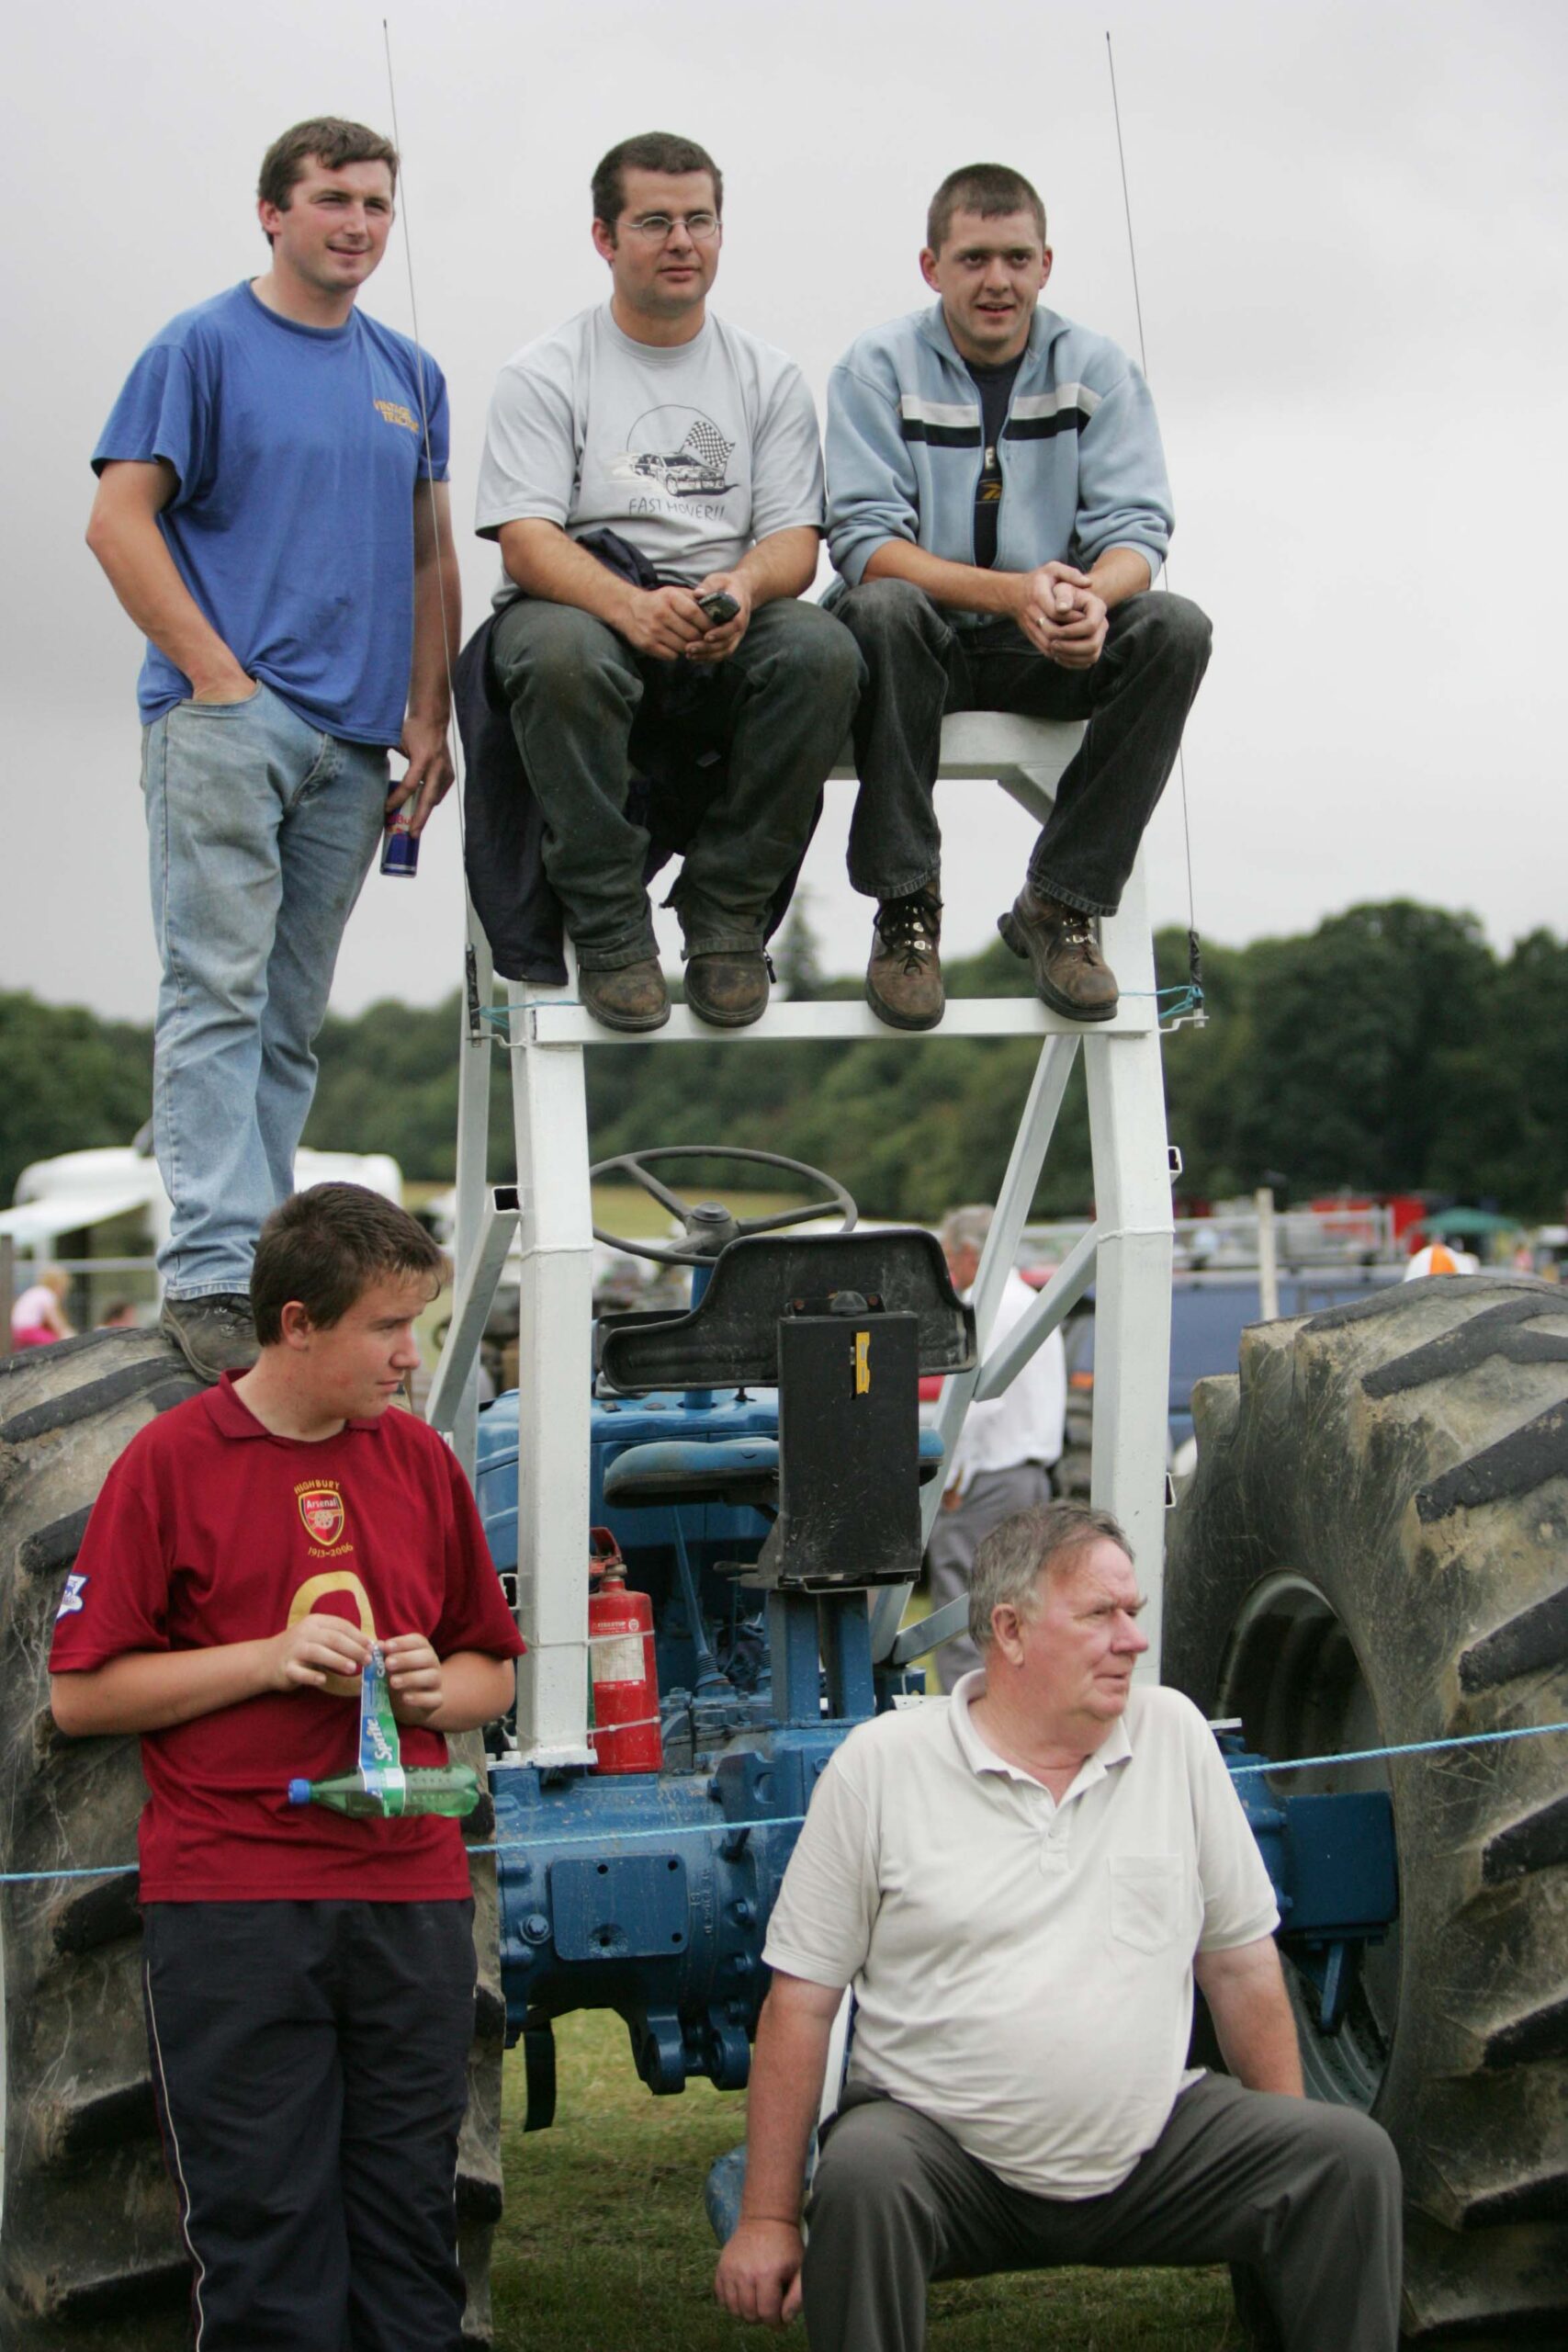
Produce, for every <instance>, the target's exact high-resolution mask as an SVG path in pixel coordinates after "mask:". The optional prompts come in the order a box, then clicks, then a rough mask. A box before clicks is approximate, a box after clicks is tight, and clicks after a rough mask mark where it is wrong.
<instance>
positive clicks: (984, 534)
mask: <svg viewBox="0 0 1568 2352" xmlns="http://www.w3.org/2000/svg"><path fill="white" fill-rule="evenodd" d="M1022 365H1023V353H1022V352H1020V353H1019V355H1018V356H1017V358H1016V359H1004V360H1003V361H1002V363H1001V365H1000V367H999V368H985V367H982V366H981V365H980V364H979V362H978V361H977V360H974V359H966V360H965V361H964V366H965V367H966V368H968V370H969V373H970V374H971V376H973V377H974V379H975V381H976V385H977V386H978V387H979V392H980V432H981V437H982V439H983V441H984V443H985V458H984V462H983V463H982V465H981V468H980V481H979V487H978V488H977V489H976V492H975V560H976V563H977V564H978V565H979V566H980V568H981V570H982V571H990V570H991V569H992V567H993V566H994V565H995V563H996V560H997V526H998V523H999V522H1000V520H1001V512H1002V469H1001V460H1000V458H999V455H998V450H999V447H1000V443H1001V437H1002V427H1003V425H1004V424H1006V423H1007V413H1008V402H1009V401H1010V400H1011V398H1012V388H1013V385H1014V384H1015V383H1016V381H1017V380H1018V371H1019V369H1020V368H1021V367H1022Z"/></svg>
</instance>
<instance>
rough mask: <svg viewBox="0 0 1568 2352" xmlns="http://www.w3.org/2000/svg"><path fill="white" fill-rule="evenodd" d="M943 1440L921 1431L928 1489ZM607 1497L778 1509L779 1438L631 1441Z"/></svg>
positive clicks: (644, 1506) (623, 1501) (643, 1505)
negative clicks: (708, 1441)
mask: <svg viewBox="0 0 1568 2352" xmlns="http://www.w3.org/2000/svg"><path fill="white" fill-rule="evenodd" d="M941 1468H942V1440H941V1439H940V1438H939V1437H938V1435H937V1433H936V1431H935V1430H921V1431H920V1453H919V1478H920V1484H921V1486H922V1487H923V1486H924V1485H925V1484H926V1482H927V1481H928V1479H931V1478H934V1477H935V1476H936V1475H937V1472H938V1471H939V1470H940V1469H941ZM604 1500H605V1503H606V1504H607V1505H613V1506H614V1507H615V1509H616V1510H655V1509H657V1508H658V1507H659V1506H660V1504H662V1503H729V1504H731V1505H734V1506H736V1507H737V1508H739V1509H750V1510H777V1509H778V1500H779V1447H778V1440H777V1439H776V1438H771V1437H728V1438H719V1439H717V1440H716V1441H714V1442H711V1443H705V1442H703V1441H702V1440H700V1439H695V1438H686V1439H660V1441H659V1442H657V1443H655V1444H649V1445H628V1446H627V1448H626V1452H625V1453H617V1454H616V1456H615V1460H614V1461H613V1462H612V1463H611V1464H610V1466H609V1468H608V1469H607V1470H606V1471H605V1473H604Z"/></svg>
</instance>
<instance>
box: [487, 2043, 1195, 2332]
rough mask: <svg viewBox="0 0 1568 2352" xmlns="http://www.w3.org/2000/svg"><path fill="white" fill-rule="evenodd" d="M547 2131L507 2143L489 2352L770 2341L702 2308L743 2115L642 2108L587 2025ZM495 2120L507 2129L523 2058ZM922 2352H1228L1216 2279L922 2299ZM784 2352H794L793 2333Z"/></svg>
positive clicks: (715, 2107)
mask: <svg viewBox="0 0 1568 2352" xmlns="http://www.w3.org/2000/svg"><path fill="white" fill-rule="evenodd" d="M556 2041H557V2050H558V2078H559V2098H558V2107H557V2114H558V2121H557V2123H556V2124H555V2125H554V2127H553V2128H552V2129H551V2130H550V2131H536V2132H530V2133H528V2134H525V2133H524V2132H523V2131H522V2129H521V2128H520V2123H513V2125H511V2126H510V2127H509V2128H508V2130H507V2131H506V2133H505V2168H506V2213H505V2218H504V2219H503V2221H502V2224H501V2228H500V2230H499V2231H498V2233H497V2235H496V2249H495V2258H494V2268H493V2277H494V2283H495V2320H496V2335H495V2340H496V2346H497V2352H739V2347H740V2346H761V2345H763V2344H766V2343H767V2342H768V2341H770V2338H769V2337H768V2335H766V2333H765V2332H764V2331H763V2330H761V2329H759V2328H752V2327H745V2326H742V2325H740V2324H739V2323H738V2322H736V2321H734V2320H732V2319H729V2318H728V2316H727V2315H726V2314H725V2313H724V2312H721V2311H720V2310H719V2308H718V2306H717V2304H716V2302H715V2301H714V2300H713V2295H712V2291H711V2281H712V2278H713V2266H714V2257H715V2253H716V2248H715V2245H714V2240H713V2233H712V2232H711V2230H710V2229H709V2227H708V2223H707V2219H706V2216H705V2213H704V2211H703V2194H702V2192H703V2182H704V2179H705V2176H706V2173H707V2168H708V2166H709V2165H711V2164H712V2162H713V2160H714V2158H715V2157H716V2156H717V2155H722V2154H723V2153H724V2151H725V2150H726V2149H727V2148H731V2147H733V2146H734V2145H735V2143H736V2142H737V2141H738V2140H739V2139H740V2138H741V2137H742V2135H743V2133H744V2131H745V2102H744V2100H743V2099H741V2098H737V2097H736V2096H735V2095H734V2094H732V2093H728V2094H727V2093H723V2092H719V2091H716V2090H714V2089H712V2088H711V2086H709V2085H708V2084H706V2083H694V2084H693V2085H692V2086H690V2087H689V2088H688V2089H686V2090H685V2091H683V2092H682V2094H681V2096H680V2097H679V2098H659V2099H656V2098H650V2097H649V2093H648V2092H647V2091H646V2090H644V2088H643V2086H642V2085H641V2083H639V2082H638V2080H637V2075H635V2074H634V2073H633V2071H632V2063H631V2053H630V2048H629V2044H628V2042H627V2038H626V2028H625V2026H624V2025H623V2024H622V2023H621V2021H620V2019H619V2018H615V2017H612V2016H610V2015H608V2014H607V2013H600V2012H583V2013H581V2014H579V2015H577V2016H574V2017H570V2018H565V2019H564V2020H563V2021H562V2023H561V2024H560V2025H558V2027H557V2029H556ZM507 2066H508V2080H507V2089H506V2109H505V2111H506V2113H507V2114H508V2115H510V2116H512V2117H515V2118H519V2119H520V2118H521V2116H522V2113H523V2107H524V2093H523V2081H522V2061H521V2058H520V2056H516V2055H514V2056H513V2057H512V2058H509V2059H508V2061H507ZM788 2341H789V2342H790V2343H792V2344H794V2345H795V2346H800V2347H802V2352H804V2345H805V2332H804V2330H803V2329H801V2328H799V2327H798V2326H797V2327H795V2328H794V2329H792V2330H791V2331H790V2333H789V2337H788ZM930 2341H931V2352H1222V2347H1231V2346H1235V2344H1237V2343H1238V2342H1239V2337H1238V2335H1237V2334H1236V2331H1235V2324H1234V2321H1233V2320H1232V2316H1231V2299H1230V2283H1229V2280H1228V2278H1227V2277H1226V2275H1225V2273H1224V2271H1221V2270H1128V2271H1105V2270H1058V2271H1050V2272H1044V2273H1039V2274H1036V2275H1035V2276H1033V2277H1032V2278H989V2279H979V2280H973V2281H970V2280H963V2281H959V2282H957V2283H955V2284H953V2285H952V2286H946V2287H937V2288H934V2289H933V2290H932V2292H931V2335H930Z"/></svg>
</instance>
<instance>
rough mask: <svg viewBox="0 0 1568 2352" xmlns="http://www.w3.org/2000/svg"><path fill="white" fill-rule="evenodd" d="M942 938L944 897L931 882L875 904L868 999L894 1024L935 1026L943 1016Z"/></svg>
mask: <svg viewBox="0 0 1568 2352" xmlns="http://www.w3.org/2000/svg"><path fill="white" fill-rule="evenodd" d="M941 937H942V900H941V899H939V898H938V897H937V895H936V891H935V889H934V888H931V887H929V886H928V887H927V888H924V889H920V890H911V891H910V892H909V894H908V897H907V898H903V899H883V901H882V904H881V905H880V906H879V907H878V908H877V910H876V927H875V930H874V933H873V936H872V948H871V962H870V963H869V964H868V965H867V966H866V972H865V1001H866V1002H867V1004H869V1005H870V1007H871V1009H872V1011H873V1012H874V1013H875V1015H876V1017H877V1019H878V1020H879V1021H886V1023H887V1024H888V1026H889V1027H890V1028H893V1029H934V1028H935V1027H936V1025H937V1023H938V1022H939V1021H940V1020H941V1019H942V1006H943V1004H944V1002H945V1001H946V1000H945V998H944V997H943V994H942V957H941V956H939V955H938V953H937V944H938V942H939V941H940V939H941Z"/></svg>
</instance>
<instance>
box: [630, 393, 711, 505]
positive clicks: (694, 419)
mask: <svg viewBox="0 0 1568 2352" xmlns="http://www.w3.org/2000/svg"><path fill="white" fill-rule="evenodd" d="M626 443H627V446H626V448H625V449H624V450H623V451H622V452H621V454H620V455H619V456H618V457H617V458H615V460H614V461H613V463H612V465H611V468H610V471H611V473H612V474H613V475H614V477H615V480H616V481H656V482H658V484H659V486H660V489H661V490H663V491H665V492H668V494H669V495H670V496H671V498H722V497H724V495H725V494H726V492H728V491H731V490H733V489H734V488H735V484H734V483H733V482H732V481H728V479H727V469H728V465H729V460H730V458H731V457H732V456H733V455H734V452H735V444H734V442H733V441H731V440H729V439H728V438H727V437H726V435H724V434H723V433H721V432H720V430H719V428H718V426H717V425H716V424H715V423H714V421H713V419H712V417H711V416H705V415H704V414H703V413H702V411H701V410H700V409H694V408H682V407H679V406H676V405H673V404H671V405H669V406H666V407H662V408H650V409H648V410H645V411H644V413H643V414H642V415H641V416H639V417H638V418H637V423H636V424H634V425H633V426H632V429H631V431H630V433H629V434H628V435H626Z"/></svg>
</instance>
